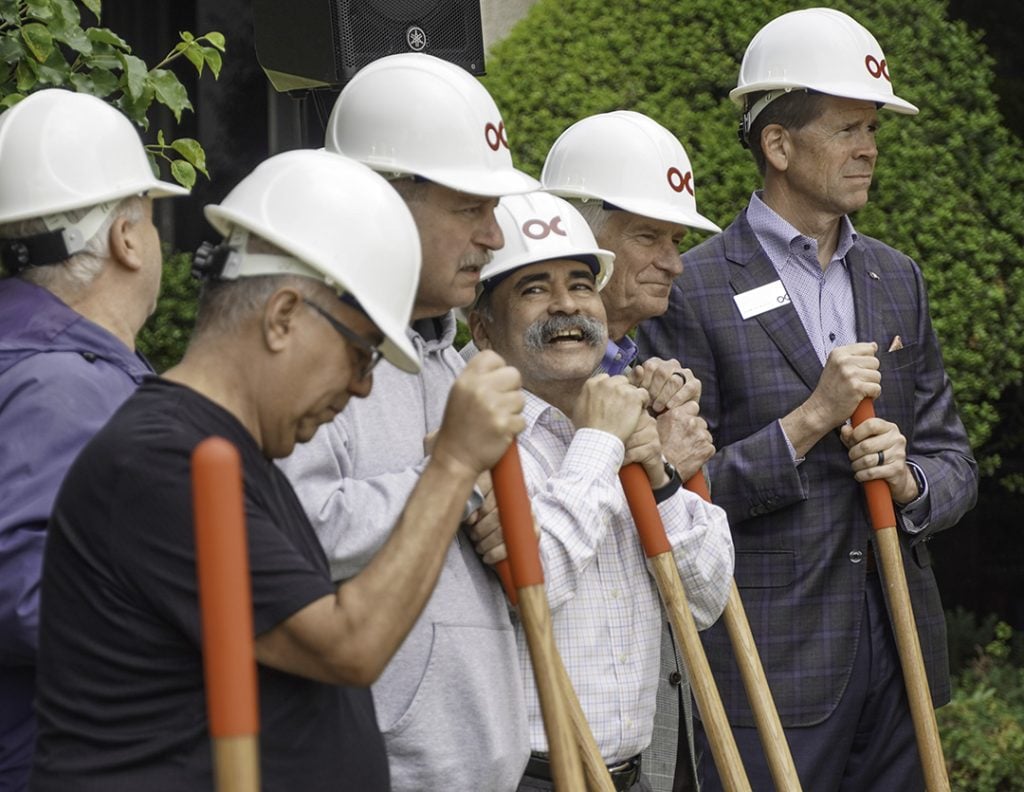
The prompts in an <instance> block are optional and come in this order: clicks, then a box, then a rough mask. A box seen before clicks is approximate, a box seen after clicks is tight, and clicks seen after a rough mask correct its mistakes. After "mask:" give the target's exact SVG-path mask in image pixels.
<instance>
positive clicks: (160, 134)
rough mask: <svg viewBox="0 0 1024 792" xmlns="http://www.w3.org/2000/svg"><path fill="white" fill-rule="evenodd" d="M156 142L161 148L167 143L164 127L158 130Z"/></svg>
mask: <svg viewBox="0 0 1024 792" xmlns="http://www.w3.org/2000/svg"><path fill="white" fill-rule="evenodd" d="M156 144H157V145H158V146H160V147H161V148H163V147H164V146H166V145H167V141H166V140H164V131H163V130H162V129H158V130H157V131H156Z"/></svg>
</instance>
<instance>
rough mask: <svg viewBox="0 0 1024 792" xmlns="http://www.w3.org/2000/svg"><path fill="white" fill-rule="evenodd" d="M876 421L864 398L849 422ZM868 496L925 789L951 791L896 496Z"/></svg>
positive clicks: (879, 484)
mask: <svg viewBox="0 0 1024 792" xmlns="http://www.w3.org/2000/svg"><path fill="white" fill-rule="evenodd" d="M874 417H875V407H874V404H873V403H872V401H871V399H864V401H862V402H861V403H860V404H859V405H857V409H856V410H854V412H853V418H852V419H851V422H852V424H853V426H855V427H856V426H859V425H860V424H861V423H863V422H864V421H866V420H868V419H869V418H874ZM864 493H865V495H866V497H867V502H868V513H869V514H870V516H871V526H872V528H874V530H875V546H876V547H877V549H878V556H879V560H880V561H881V564H882V574H883V578H884V581H885V588H886V592H887V593H888V600H889V610H890V611H891V613H892V620H893V627H894V629H895V633H896V648H897V650H898V651H899V655H900V664H901V665H902V667H903V681H904V683H905V684H906V686H907V699H908V701H909V703H910V716H911V719H912V720H913V722H914V734H915V736H916V738H917V750H918V753H919V754H920V755H921V767H922V769H923V771H924V780H925V786H926V788H927V789H928V792H946V791H948V790H949V788H950V787H949V777H948V776H947V774H946V760H945V758H944V757H943V753H942V742H941V740H940V739H939V726H938V723H937V722H936V720H935V708H934V706H933V705H932V696H931V693H930V691H929V689H928V675H927V673H926V672H925V667H924V657H923V656H922V654H921V642H920V639H919V638H918V635H917V622H916V621H915V620H914V611H913V608H912V606H911V603H910V591H909V589H908V587H907V576H906V572H904V570H903V552H902V550H900V540H899V533H898V531H897V528H896V512H895V510H894V509H893V504H892V494H891V492H890V491H889V485H888V484H886V483H885V482H884V481H883V480H881V479H872V480H871V481H865V482H864Z"/></svg>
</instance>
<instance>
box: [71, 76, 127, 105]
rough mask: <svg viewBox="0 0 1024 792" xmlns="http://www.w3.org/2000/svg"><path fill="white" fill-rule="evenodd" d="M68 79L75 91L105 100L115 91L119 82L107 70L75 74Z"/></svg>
mask: <svg viewBox="0 0 1024 792" xmlns="http://www.w3.org/2000/svg"><path fill="white" fill-rule="evenodd" d="M70 79H71V83H72V85H74V86H75V89H76V90H78V91H81V92H82V93H88V94H92V95H93V96H98V97H99V98H100V99H105V98H106V97H108V96H110V94H112V93H113V92H114V91H116V90H117V86H118V83H119V82H120V80H119V79H118V77H117V75H116V74H114V73H113V72H112V71H109V70H107V69H91V70H90V71H88V72H76V73H75V74H72V75H71V78H70Z"/></svg>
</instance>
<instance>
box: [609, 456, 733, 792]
mask: <svg viewBox="0 0 1024 792" xmlns="http://www.w3.org/2000/svg"><path fill="white" fill-rule="evenodd" d="M619 478H620V479H621V481H622V488H623V490H624V491H625V493H626V500H627V501H628V502H629V509H630V512H631V513H632V514H633V521H634V522H635V523H636V527H637V533H638V534H639V535H640V542H641V544H643V547H644V552H645V554H646V555H647V558H648V559H649V561H650V564H651V569H652V570H653V572H654V579H655V582H656V583H657V585H658V593H659V594H660V595H661V600H662V602H663V603H664V604H665V609H666V610H667V611H668V615H669V619H670V620H671V622H672V628H673V630H674V631H675V635H676V639H677V640H678V641H679V644H680V648H681V649H682V652H683V659H684V660H685V661H686V669H687V671H688V672H689V674H690V685H691V687H692V689H693V696H694V699H696V701H697V709H698V710H699V711H700V717H701V722H702V723H703V724H704V728H705V730H706V731H707V735H708V742H709V743H710V744H711V753H712V756H714V759H715V766H716V767H717V768H718V773H719V775H720V776H721V778H722V785H723V786H724V788H725V789H726V790H729V791H730V792H747V791H748V790H750V782H749V781H748V780H747V774H746V771H745V770H744V769H743V761H742V759H741V758H740V753H739V749H738V748H737V747H736V739H735V738H734V737H733V733H732V728H731V727H730V726H729V719H728V718H727V717H726V714H725V707H723V706H722V699H721V697H720V696H719V694H718V687H717V686H716V685H715V680H714V678H713V677H712V676H711V667H710V666H709V665H708V659H707V655H705V654H704V647H703V645H702V644H701V642H700V637H699V636H698V634H697V625H696V623H695V622H694V620H693V614H692V613H691V612H690V606H689V604H688V603H687V600H686V592H685V590H684V589H683V584H682V581H681V580H680V579H679V569H678V568H677V567H676V561H675V556H674V555H673V554H672V548H671V545H669V542H668V538H667V537H666V535H665V526H664V524H663V523H662V522H661V515H660V514H659V513H658V506H657V504H656V503H655V501H654V493H653V492H651V485H650V481H649V480H648V478H647V474H646V473H645V472H644V469H643V467H641V466H640V465H638V464H632V465H626V466H625V467H624V468H622V470H621V471H620V472H619Z"/></svg>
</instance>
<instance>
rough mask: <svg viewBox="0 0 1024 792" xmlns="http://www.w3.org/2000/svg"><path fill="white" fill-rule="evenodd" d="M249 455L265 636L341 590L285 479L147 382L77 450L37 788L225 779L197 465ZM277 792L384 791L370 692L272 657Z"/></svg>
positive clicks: (265, 720)
mask: <svg viewBox="0 0 1024 792" xmlns="http://www.w3.org/2000/svg"><path fill="white" fill-rule="evenodd" d="M211 435H219V436H221V437H224V438H226V439H228V440H230V441H231V442H232V443H234V445H235V446H236V447H237V448H238V450H239V453H240V455H241V458H242V468H243V475H244V484H245V512H246V521H247V534H248V542H249V563H250V570H251V573H252V599H253V619H254V626H255V631H256V634H257V635H258V634H261V633H263V632H265V631H267V630H269V629H271V628H272V627H274V626H275V625H277V624H279V623H280V622H282V621H283V620H285V619H286V618H288V617H289V616H290V615H292V614H293V613H295V612H297V611H298V610H300V609H301V608H303V607H304V606H305V605H307V604H309V603H310V602H313V601H314V600H317V599H319V598H321V597H323V596H324V595H325V594H333V593H334V586H333V584H332V583H331V580H330V573H329V570H328V565H327V561H326V559H325V558H324V555H323V551H322V550H321V548H320V545H319V543H318V542H317V539H316V536H315V534H314V533H313V529H312V528H311V527H310V525H309V522H308V520H307V519H306V516H305V514H304V513H303V510H302V507H301V506H300V504H299V502H298V500H297V498H296V497H295V493H294V491H293V490H292V488H291V485H290V484H289V483H288V481H287V479H286V478H285V477H284V475H283V474H282V473H281V472H280V471H278V469H277V468H276V467H275V466H274V465H273V464H272V463H271V462H270V461H268V460H267V459H266V458H265V457H264V456H263V455H262V453H261V452H260V449H259V447H258V446H257V445H256V443H255V441H254V439H253V437H252V436H251V435H250V434H249V433H248V431H246V429H245V428H244V427H243V426H242V425H241V424H240V423H239V422H238V421H237V420H236V419H235V418H234V417H233V416H232V415H230V414H229V413H228V412H226V411H225V410H223V409H222V408H221V407H219V406H218V405H216V404H214V403H213V402H211V401H209V400H208V399H206V398H204V397H203V396H201V395H199V394H198V393H196V392H194V391H192V390H190V389H188V388H185V387H182V386H180V385H176V384H174V383H171V382H169V381H167V380H161V379H157V378H152V379H149V380H147V381H146V382H145V383H144V384H143V385H142V387H141V388H140V389H139V390H138V392H137V393H136V394H135V395H134V396H132V397H131V398H130V399H129V400H128V401H127V402H125V404H124V405H123V406H122V408H121V409H120V410H119V411H118V412H117V413H116V414H115V415H114V417H113V418H112V419H111V421H110V423H109V424H107V426H106V427H105V428H104V429H103V430H102V431H100V432H99V434H97V435H96V436H95V438H94V439H93V440H92V441H91V442H90V443H89V444H88V445H87V446H86V447H85V449H84V450H83V451H82V453H81V455H80V456H79V457H78V459H77V460H76V462H75V463H74V465H73V466H72V468H71V470H70V471H69V473H68V476H67V478H66V480H65V482H64V486H63V488H62V489H61V492H60V494H59V496H58V498H57V502H56V505H55V507H54V513H53V518H52V520H51V523H50V528H49V536H48V540H47V547H46V556H45V561H44V568H43V584H42V606H41V621H40V636H39V662H38V704H37V709H38V713H39V741H38V745H37V749H36V756H35V767H34V770H33V778H32V789H33V790H37V792H47V791H48V790H57V789H61V790H72V789H73V790H75V791H76V792H85V791H86V790H97V792H99V791H100V790H102V792H115V791H116V790H139V792H162V791H163V790H167V792H181V790H201V789H211V788H212V769H211V763H212V759H211V751H210V745H209V742H210V741H209V734H208V731H207V720H206V701H205V693H204V687H203V666H202V654H201V626H200V615H199V609H198V595H197V589H196V572H195V539H194V535H193V530H194V529H193V521H192V486H191V474H190V459H191V454H192V450H193V449H194V448H195V446H196V445H197V444H198V443H199V442H200V441H201V440H203V439H205V438H206V437H209V436H211ZM259 694H260V699H259V709H260V756H261V772H262V782H263V789H265V790H282V792H285V791H287V792H292V791H293V790H301V791H302V792H311V791H313V790H331V792H338V790H359V792H363V790H379V789H387V788H388V769H387V759H386V756H385V753H384V743H383V740H382V738H381V735H380V732H379V730H378V728H377V722H376V717H375V714H374V710H373V701H372V699H371V697H370V692H369V691H368V690H366V689H360V688H347V687H338V686H333V685H325V684H322V683H319V682H315V681H313V680H309V679H306V678H303V677H298V676H294V675H291V674H286V673H281V672H279V671H275V670H273V669H270V668H266V667H264V666H259Z"/></svg>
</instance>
